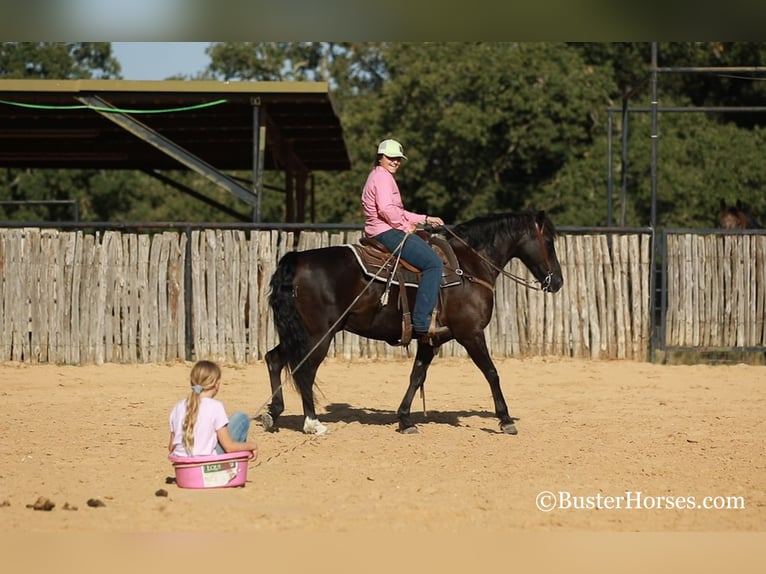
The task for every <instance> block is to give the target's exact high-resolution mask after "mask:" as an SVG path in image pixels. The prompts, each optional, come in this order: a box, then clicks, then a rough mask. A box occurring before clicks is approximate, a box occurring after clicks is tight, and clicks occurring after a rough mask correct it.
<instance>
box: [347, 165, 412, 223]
mask: <svg viewBox="0 0 766 574" xmlns="http://www.w3.org/2000/svg"><path fill="white" fill-rule="evenodd" d="M362 209H364V233H365V235H366V236H367V237H375V236H376V235H378V234H380V233H383V232H384V231H388V230H389V229H391V228H393V229H401V230H402V231H404V232H405V233H407V232H408V231H410V229H411V228H412V226H413V225H416V224H419V223H425V220H426V216H425V215H420V214H418V213H414V212H412V211H407V210H406V209H404V203H403V202H402V196H401V194H400V193H399V186H398V185H396V180H395V179H394V176H393V175H391V174H390V173H389V172H388V171H386V169H385V168H383V167H382V166H379V165H377V166H375V168H374V169H373V170H372V171H371V172H370V175H368V176H367V181H366V182H365V184H364V189H363V190H362Z"/></svg>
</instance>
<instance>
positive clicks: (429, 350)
mask: <svg viewBox="0 0 766 574" xmlns="http://www.w3.org/2000/svg"><path fill="white" fill-rule="evenodd" d="M435 355H436V347H432V346H431V345H427V344H423V343H418V350H417V353H416V355H415V362H414V363H413V365H412V371H411V372H410V386H409V387H407V392H406V393H404V398H403V399H402V402H401V404H400V405H399V409H398V410H397V411H396V416H397V417H398V418H399V432H400V433H402V434H416V433H417V432H418V427H416V426H415V424H414V423H413V422H412V418H411V417H410V410H411V408H412V400H413V399H414V398H415V391H417V390H418V389H419V388H420V387H422V386H423V384H424V383H425V382H426V373H427V372H428V366H429V365H430V364H431V361H433V360H434V356H435Z"/></svg>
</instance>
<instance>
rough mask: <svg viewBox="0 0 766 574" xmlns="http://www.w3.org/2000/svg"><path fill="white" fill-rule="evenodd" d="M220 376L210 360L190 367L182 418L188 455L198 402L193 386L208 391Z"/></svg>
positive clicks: (218, 370) (191, 446)
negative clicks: (190, 387)
mask: <svg viewBox="0 0 766 574" xmlns="http://www.w3.org/2000/svg"><path fill="white" fill-rule="evenodd" d="M220 378H221V368H220V367H219V366H218V365H217V364H216V363H214V362H212V361H197V362H196V363H195V364H194V366H193V367H192V370H191V374H190V375H189V379H190V381H191V386H192V390H191V392H190V393H189V398H188V399H186V418H184V424H183V431H184V439H183V443H184V448H185V449H186V452H187V454H188V455H189V456H191V455H192V454H193V452H194V425H196V424H197V414H198V413H199V402H200V394H199V393H198V392H197V391H196V390H195V389H194V387H195V386H198V387H201V389H202V391H201V392H204V391H208V390H210V389H212V388H213V387H214V386H215V384H216V383H217V382H218V380H219V379H220Z"/></svg>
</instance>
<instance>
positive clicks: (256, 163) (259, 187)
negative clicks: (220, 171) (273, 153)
mask: <svg viewBox="0 0 766 574" xmlns="http://www.w3.org/2000/svg"><path fill="white" fill-rule="evenodd" d="M250 103H251V104H252V105H253V191H252V192H253V195H254V196H255V198H256V201H255V206H254V207H253V223H260V222H261V202H262V198H263V154H264V152H265V148H266V130H265V128H264V127H262V126H261V98H252V99H251V100H250Z"/></svg>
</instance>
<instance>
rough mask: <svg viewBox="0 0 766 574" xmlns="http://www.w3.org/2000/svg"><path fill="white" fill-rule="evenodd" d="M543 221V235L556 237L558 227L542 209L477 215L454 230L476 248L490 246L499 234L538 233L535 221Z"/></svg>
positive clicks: (504, 235) (509, 236)
mask: <svg viewBox="0 0 766 574" xmlns="http://www.w3.org/2000/svg"><path fill="white" fill-rule="evenodd" d="M538 220H539V221H541V222H542V232H543V236H544V237H546V238H549V239H555V237H556V228H555V227H554V226H553V222H551V220H550V219H548V216H547V215H545V213H544V212H542V211H535V210H528V211H520V212H514V213H500V214H496V215H483V216H480V217H475V218H474V219H471V220H469V221H466V222H464V223H460V224H458V225H456V226H455V227H453V228H452V232H453V233H454V234H455V235H457V236H458V237H460V238H461V239H463V240H464V241H465V242H466V243H467V244H468V245H470V246H471V247H473V248H474V249H481V248H482V247H489V246H490V245H491V244H492V243H494V242H495V241H496V240H497V238H498V236H502V237H506V238H512V237H515V236H517V235H518V234H520V233H527V234H531V235H536V234H537V230H536V228H535V222H537V221H538Z"/></svg>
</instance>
